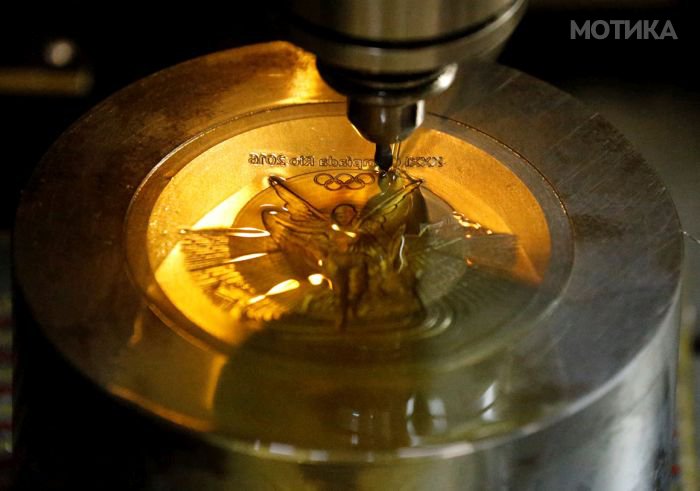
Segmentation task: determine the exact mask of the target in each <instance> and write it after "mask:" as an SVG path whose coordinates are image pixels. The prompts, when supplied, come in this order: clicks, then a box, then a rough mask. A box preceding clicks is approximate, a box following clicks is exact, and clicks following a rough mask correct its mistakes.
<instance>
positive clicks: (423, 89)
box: [287, 0, 526, 145]
mask: <svg viewBox="0 0 700 491" xmlns="http://www.w3.org/2000/svg"><path fill="white" fill-rule="evenodd" d="M525 4H526V2H525V0H479V1H476V2H464V1H461V0H429V1H409V2H398V1H395V0H381V1H377V2H374V1H368V0H343V1H340V2H318V1H303V0H298V1H291V2H288V4H287V6H288V8H289V10H290V12H291V19H292V21H291V24H290V25H291V27H292V30H291V32H292V39H293V40H294V42H295V43H297V44H299V45H300V46H302V47H303V48H305V49H308V50H309V51H311V52H312V53H314V54H315V55H316V56H317V57H318V59H319V70H320V72H321V75H322V77H323V79H324V80H325V81H326V83H328V84H329V85H330V86H331V87H333V88H334V89H335V90H337V91H339V92H340V93H342V94H344V95H346V96H347V97H348V118H349V119H350V121H351V122H352V123H353V124H354V125H355V127H356V128H357V129H358V130H359V131H360V133H362V134H363V135H364V136H365V138H367V139H369V140H370V141H372V142H374V143H376V144H378V145H387V144H391V143H395V142H397V141H401V140H404V139H405V138H407V137H408V136H409V135H410V134H411V133H412V132H413V131H414V130H415V129H416V128H417V127H419V126H420V125H421V124H422V122H423V119H424V118H425V102H424V101H425V99H426V98H428V97H429V96H434V95H436V94H439V93H440V92H442V91H444V90H445V89H446V88H447V87H449V85H450V84H451V83H452V80H453V79H454V76H455V73H454V72H455V69H456V63H457V62H460V61H474V60H484V59H489V58H493V57H495V55H496V54H497V53H498V51H499V50H500V48H501V47H502V46H503V44H504V43H505V41H506V39H507V38H508V37H509V36H510V34H511V33H512V32H513V30H514V29H515V26H516V25H517V23H518V22H519V20H520V17H521V16H522V13H523V11H524V9H525Z"/></svg>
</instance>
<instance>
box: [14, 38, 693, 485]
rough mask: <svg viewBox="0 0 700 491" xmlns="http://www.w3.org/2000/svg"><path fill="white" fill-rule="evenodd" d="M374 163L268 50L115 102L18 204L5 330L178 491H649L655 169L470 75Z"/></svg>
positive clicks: (671, 238) (672, 253) (320, 91)
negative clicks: (56, 370)
mask: <svg viewBox="0 0 700 491" xmlns="http://www.w3.org/2000/svg"><path fill="white" fill-rule="evenodd" d="M396 151H397V154H398V166H397V167H398V169H397V170H395V171H392V173H390V174H387V175H384V174H381V173H378V172H377V171H376V169H375V167H374V162H373V160H372V158H373V154H374V149H373V146H372V145H371V144H370V143H368V142H367V141H365V140H364V139H363V138H362V137H361V136H360V135H359V134H358V133H357V132H356V131H355V130H354V129H353V127H352V126H351V124H350V123H349V122H348V121H347V119H346V118H345V116H344V100H343V99H342V98H340V97H339V96H338V95H337V94H335V93H334V92H332V91H331V90H330V89H329V88H328V87H327V86H326V85H325V84H324V82H323V81H322V80H321V79H320V77H319V75H318V73H317V71H316V68H315V63H314V59H313V58H312V57H311V56H310V55H309V54H307V53H305V52H303V51H301V50H299V49H297V48H295V47H293V46H291V45H288V44H284V43H271V44H264V45H256V46H250V47H246V48H242V49H238V50H232V51H227V52H222V53H217V54H213V55H210V56H207V57H204V58H199V59H196V60H193V61H190V62H187V63H185V64H182V65H179V66H177V67H174V68H172V69H169V70H166V71H164V72H161V73H159V74H156V75H154V76H152V77H150V78H148V79H145V80H143V81H141V82H137V83H136V84H134V85H132V86H130V87H127V88H126V89H124V90H122V91H121V92H119V93H117V94H115V95H114V96H113V97H111V98H109V99H108V100H106V101H105V102H103V103H102V104H100V105H99V106H97V107H96V108H95V109H94V110H93V111H91V112H90V113H89V114H88V115H87V116H85V117H84V118H83V119H81V120H80V121H79V122H78V123H76V124H75V125H74V126H73V127H71V128H70V129H69V130H68V131H67V132H66V133H65V134H64V135H63V136H62V137H61V138H60V139H59V140H58V142H57V143H56V144H55V145H54V146H53V148H52V149H51V150H50V151H49V153H48V154H47V155H46V157H45V158H44V160H43V162H42V164H41V166H40V167H39V169H38V171H37V173H36V175H35V177H34V179H33V180H32V182H31V183H30V185H29V187H28V188H27V190H26V191H25V193H24V194H23V198H22V204H21V206H20V209H19V212H18V217H17V227H16V232H15V268H16V269H15V272H16V277H17V282H18V287H19V291H20V293H21V296H22V298H23V301H24V302H25V303H26V305H27V309H26V310H27V313H28V316H30V317H31V319H32V322H35V323H36V324H37V325H38V326H39V327H40V328H41V332H42V333H43V335H44V336H45V337H46V338H47V339H48V340H49V341H50V343H51V344H52V345H53V346H55V347H56V348H57V349H58V351H59V352H60V353H61V355H62V356H63V357H64V358H65V360H66V361H67V362H68V363H69V364H70V365H71V366H73V367H75V368H76V369H77V370H78V372H79V373H80V374H81V375H82V376H85V377H87V378H88V379H90V380H91V381H93V382H94V383H95V384H96V385H97V386H98V387H99V388H100V389H101V390H102V391H106V392H107V393H109V394H110V396H111V397H113V398H115V399H116V400H120V401H122V402H126V403H127V406H128V408H126V409H121V410H120V411H123V412H124V413H125V414H126V413H128V412H129V411H130V410H132V409H133V408H134V407H136V408H138V409H140V410H141V411H142V412H145V413H146V414H149V415H151V416H155V417H156V418H157V419H158V420H161V421H167V422H168V423H171V424H172V425H173V427H172V429H171V430H170V432H174V433H177V432H178V431H179V430H185V431H186V432H189V433H190V436H188V437H187V438H191V439H192V441H194V442H197V443H196V444H192V445H193V446H192V447H191V448H192V449H195V448H196V449H198V450H197V452H204V453H203V454H201V455H204V454H206V455H209V454H208V452H214V453H215V454H216V455H217V457H216V459H212V460H210V461H209V460H206V459H205V460H204V461H200V460H197V459H195V460H194V461H195V462H198V463H197V464H196V465H197V469H196V470H192V469H190V471H191V472H195V473H196V475H197V476H198V477H197V482H198V485H199V486H200V487H201V489H212V490H214V489H217V490H218V489H228V488H226V486H231V485H233V484H235V485H236V486H238V488H241V489H266V488H270V487H274V486H287V487H290V488H293V489H325V488H324V486H332V485H334V484H337V483H338V482H343V483H345V484H347V485H351V486H352V487H354V488H357V489H375V488H376V489H387V488H394V487H396V486H398V484H399V483H400V484H401V485H402V486H406V487H408V488H411V489H413V488H419V489H420V488H428V487H430V488H437V489H471V488H474V489H489V488H494V487H499V486H503V487H512V486H517V487H519V488H523V489H530V488H535V487H537V486H540V487H542V488H545V489H575V488H577V486H578V487H581V486H586V487H588V488H591V489H615V490H618V489H653V488H654V486H657V487H660V488H663V487H664V486H665V485H666V484H667V482H668V478H669V474H668V466H667V465H666V464H667V460H665V459H668V455H669V452H670V448H671V447H670V445H671V428H672V425H671V417H672V406H673V404H672V394H673V390H672V387H673V384H674V373H675V362H674V359H675V347H676V314H677V303H678V288H679V277H680V274H679V272H680V263H681V246H682V240H681V235H680V232H679V230H680V229H679V224H678V220H677V217H676V214H675V210H674V207H673V204H672V202H671V201H670V198H669V196H668V194H667V192H666V190H665V188H664V187H663V185H662V184H661V183H660V182H659V180H658V178H657V177H656V175H655V174H654V173H653V172H652V171H651V170H650V169H649V168H648V167H647V166H646V165H645V164H644V162H643V161H642V159H641V158H640V157H639V155H637V154H636V153H635V152H634V151H633V150H631V149H630V147H629V144H628V143H627V142H626V140H625V139H624V138H623V137H622V136H621V135H620V134H619V133H617V132H616V131H615V130H614V129H613V128H612V127H611V126H610V125H609V124H608V123H607V122H605V121H604V120H603V119H602V118H601V117H600V116H599V115H597V114H593V113H591V112H590V111H588V110H587V109H586V108H584V107H583V106H581V105H580V104H579V103H577V102H576V101H574V100H573V99H572V98H571V97H569V96H568V95H566V94H563V93H561V92H559V91H558V90H556V89H554V88H552V87H550V86H548V85H546V84H544V83H542V82H539V81H537V80H534V79H532V78H530V77H528V76H526V75H523V74H520V73H518V72H515V71H513V70H510V69H507V68H504V67H499V66H494V65H483V66H481V65H476V66H474V67H473V69H471V70H470V71H469V72H468V73H460V74H458V76H457V79H456V80H455V83H454V84H453V86H452V87H450V89H448V90H447V91H446V92H445V93H444V94H443V95H442V96H441V97H440V98H438V99H436V100H434V101H431V102H430V103H429V104H428V106H427V111H426V118H425V122H424V124H423V126H422V127H421V128H420V129H419V130H417V131H416V132H415V133H414V134H413V135H412V136H411V137H410V138H409V139H408V140H406V141H405V142H403V143H402V146H401V148H400V149H396ZM378 197H379V198H378ZM384 198H387V200H388V201H387V200H385V201H382V199H384ZM399 198H400V199H399ZM378 200H379V201H378ZM392 200H393V201H392ZM377 203H379V205H381V206H379V205H377ZM387 203H388V204H387ZM375 209H378V210H380V212H375V211H373V210H375ZM368 210H369V211H368ZM397 210H398V211H397ZM398 212H401V213H403V215H401V216H402V217H403V218H402V219H400V220H398V221H397V219H396V216H397V215H396V213H398ZM368 217H369V218H368ZM377 217H379V218H377ZM399 232H400V233H399ZM304 234H306V235H304ZM353 234H354V235H353ZM450 234H452V235H450ZM300 237H301V238H300ZM358 237H359V238H358ZM360 239H362V240H360ZM365 239H366V240H365ZM370 239H371V240H370ZM321 245H323V247H321ZM348 250H350V251H352V252H353V254H354V255H353V254H347V253H346V252H347V251H348ZM319 251H320V252H319ZM329 251H330V252H329ZM381 251H385V252H381ZM386 251H394V252H393V253H392V254H393V255H391V254H389V253H388V252H386ZM380 252H381V253H380ZM358 257H362V258H363V259H361V260H359V259H357V258H358ZM387 257H390V258H391V259H392V261H389V262H387V259H386V258H387ZM309 258H311V259H309ZM397 258H399V259H400V260H401V261H403V262H401V261H399V263H397V262H396V261H395V260H396V259H397ZM328 261H331V262H332V265H331V266H329V263H328ZM333 261H334V262H333ZM382 268H383V269H382ZM339 271H340V273H339ZM348 271H349V272H350V273H347V272H348ZM358 271H370V272H373V274H366V275H364V276H363V275H362V274H361V273H359V272H358ZM346 273H347V274H346ZM344 274H346V276H347V275H350V276H351V277H352V278H353V279H352V280H347V278H346V276H343V275H344ZM343 278H346V279H343ZM377 278H380V279H381V281H378V280H377ZM343 281H346V283H343ZM342 285H346V287H342V288H341V286H342ZM347 285H350V286H347ZM353 285H354V286H353ZM357 285H360V286H361V288H359V287H357ZM344 288H345V289H344ZM344 292H345V293H344ZM348 292H349V293H348ZM370 293H371V294H370ZM339 312H344V314H339ZM339 319H340V320H339ZM144 424H145V423H144ZM153 424H155V423H153ZM178 429H179V430H178ZM124 432H125V434H127V435H130V438H134V439H135V440H136V441H139V439H141V440H143V441H141V443H140V444H139V445H146V447H144V448H149V449H154V448H155V449H156V450H153V452H162V454H163V455H168V452H169V451H171V450H168V448H165V447H167V445H163V447H162V448H161V447H159V446H158V445H156V444H150V443H149V444H147V443H144V442H145V441H146V440H147V439H148V438H149V437H148V436H147V435H151V434H152V433H150V432H146V434H147V435H146V436H144V435H145V434H144V433H143V432H140V433H138V434H137V433H136V432H135V431H133V432H132V433H133V434H132V433H130V432H129V430H128V429H124ZM166 433H167V434H170V433H169V432H166ZM107 445H109V442H105V446H107ZM171 447H172V445H171ZM183 448H190V447H189V446H184V447H183ZM202 449H205V450H202ZM184 451H185V452H186V450H184ZM192 452H193V453H192V455H194V452H195V450H192ZM96 453H98V454H99V451H96ZM198 455H199V454H198ZM86 458H89V457H86ZM144 458H145V459H150V458H152V459H154V461H158V462H160V461H161V460H158V458H159V457H158V456H154V455H151V454H148V455H147V456H146V457H144ZM166 460H167V459H166ZM214 462H216V463H214ZM144 468H152V467H149V466H148V465H144ZM190 471H187V472H190ZM185 474H186V472H185V471H184V470H182V469H178V468H177V466H176V465H173V466H172V467H169V468H168V469H167V470H166V471H163V473H162V475H159V479H161V481H159V482H160V483H161V484H163V483H166V484H172V485H176V484H174V483H180V482H182V479H183V475H185ZM187 475H190V474H187ZM232 483H233V484H232ZM177 485H179V484H177ZM153 489H155V488H153Z"/></svg>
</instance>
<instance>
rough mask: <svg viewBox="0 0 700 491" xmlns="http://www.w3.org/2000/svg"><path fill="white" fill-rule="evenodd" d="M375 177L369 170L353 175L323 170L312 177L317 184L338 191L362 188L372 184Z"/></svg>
mask: <svg viewBox="0 0 700 491" xmlns="http://www.w3.org/2000/svg"><path fill="white" fill-rule="evenodd" d="M375 179H376V178H375V177H374V174H370V173H369V172H362V173H360V174H355V175H353V174H348V173H346V172H343V173H340V174H336V175H332V174H327V173H325V172H323V173H321V174H317V175H316V176H315V177H314V182H315V183H316V184H318V185H319V186H323V187H324V188H326V189H327V190H328V191H338V190H340V189H350V190H358V189H362V188H364V187H365V186H368V185H370V184H373V183H374V181H375Z"/></svg>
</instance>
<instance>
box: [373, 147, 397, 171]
mask: <svg viewBox="0 0 700 491" xmlns="http://www.w3.org/2000/svg"><path fill="white" fill-rule="evenodd" d="M393 160H394V159H393V156H392V154H391V145H384V144H382V143H377V147H376V150H375V151H374V161H375V162H376V164H377V165H378V166H379V168H380V169H382V170H385V171H386V170H389V168H390V167H391V164H392V163H393Z"/></svg>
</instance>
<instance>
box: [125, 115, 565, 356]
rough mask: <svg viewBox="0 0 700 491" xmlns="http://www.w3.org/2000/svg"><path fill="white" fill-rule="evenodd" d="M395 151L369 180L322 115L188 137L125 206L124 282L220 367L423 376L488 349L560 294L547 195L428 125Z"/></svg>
mask: <svg viewBox="0 0 700 491" xmlns="http://www.w3.org/2000/svg"><path fill="white" fill-rule="evenodd" d="M261 124H262V125H261ZM395 150H396V153H397V164H396V165H395V167H396V169H395V170H393V171H391V172H390V173H389V174H386V175H384V174H382V173H379V172H377V170H376V169H375V165H374V162H373V161H372V153H373V152H372V148H371V146H370V145H369V144H368V142H366V141H365V140H363V139H362V138H361V137H360V136H359V135H358V134H357V133H356V132H355V131H354V129H353V128H352V126H351V125H350V124H349V123H348V122H347V120H346V118H345V117H344V114H343V106H342V105H340V104H317V105H313V106H300V107H294V108H284V109H280V110H277V111H266V112H264V113H261V114H255V115H249V116H247V117H246V118H242V119H237V120H234V121H231V122H229V123H227V124H222V125H219V126H217V127H216V128H213V129H211V130H209V131H207V132H204V133H202V134H201V135H200V136H199V137H197V138H194V139H192V140H191V141H190V142H187V143H186V144H184V145H182V146H180V147H179V148H178V149H177V150H175V151H174V152H172V153H171V154H170V155H169V156H168V157H167V158H166V159H165V160H164V161H163V162H162V163H161V164H160V165H159V166H158V167H157V168H156V169H155V170H154V172H153V173H152V174H151V175H150V176H149V178H148V179H147V180H146V181H145V182H144V184H142V186H141V188H140V189H139V192H138V193H137V195H136V198H135V199H134V201H133V203H132V205H131V207H130V217H129V220H128V222H127V227H126V230H127V234H128V237H129V241H128V252H129V257H130V259H131V261H130V264H131V266H132V270H133V274H134V278H135V279H136V280H137V281H138V283H139V284H140V285H141V288H142V290H143V292H144V294H146V295H147V296H148V297H149V299H150V302H151V305H152V306H153V308H154V310H155V311H156V312H158V314H159V315H161V316H163V317H164V318H165V320H166V321H167V323H168V324H169V325H173V326H177V328H178V329H184V330H186V331H187V332H188V334H190V335H193V336H195V337H197V338H199V339H200V340H201V341H202V342H205V343H209V344H211V345H212V346H214V347H216V348H217V349H220V350H224V351H225V350H227V349H231V348H235V347H238V346H240V345H241V344H243V343H246V344H248V345H250V346H254V347H255V349H257V350H260V351H261V352H274V353H277V354H279V353H280V352H285V353H287V355H288V356H291V357H294V358H295V359H299V360H303V359H304V358H308V359H312V360H314V361H315V362H318V361H319V360H320V359H324V360H327V361H328V362H329V363H331V364H332V365H335V364H338V363H345V364H347V363H354V362H353V360H358V359H359V360H362V363H366V362H367V359H368V356H369V357H370V358H371V359H372V361H373V362H377V363H378V362H387V361H392V362H396V361H403V362H410V363H412V364H415V363H427V364H428V365H434V364H436V363H437V364H446V363H458V364H460V363H471V362H473V361H475V360H477V359H479V358H483V357H484V356H486V355H487V354H488V353H490V352H493V351H494V350H498V349H502V348H503V347H504V346H506V345H507V343H509V342H510V341H511V340H512V336H513V335H514V334H517V333H523V332H524V331H525V330H526V329H527V328H528V326H529V327H532V322H533V319H535V318H536V317H537V315H539V314H540V313H541V312H542V311H543V310H544V309H546V307H547V305H548V303H549V302H551V300H552V299H553V298H554V295H555V294H556V291H557V288H561V286H562V284H563V281H564V280H565V278H566V274H567V269H566V262H567V260H568V259H570V258H568V257H567V255H566V254H560V255H558V256H557V258H556V260H555V264H554V267H552V264H551V263H552V261H551V259H552V258H551V250H552V242H553V241H554V242H556V243H557V245H556V247H557V249H558V250H563V251H566V250H568V248H567V246H566V244H567V243H568V244H570V236H569V231H568V228H567V225H566V220H565V217H564V215H563V212H562V208H561V206H560V204H559V203H558V200H557V199H556V196H555V195H554V193H553V191H552V190H551V188H549V187H548V185H547V184H546V182H545V181H544V180H543V179H542V178H541V177H540V176H539V175H538V174H537V172H536V171H535V170H534V169H533V168H532V167H531V166H529V164H527V162H525V161H524V160H523V159H521V158H519V157H518V156H517V155H516V154H515V153H514V152H512V151H510V150H509V149H507V148H506V147H505V146H503V145H501V144H499V143H498V142H495V141H493V140H491V139H489V138H488V137H487V136H485V135H483V134H480V133H479V132H477V131H475V130H473V129H470V128H467V127H465V126H461V125H458V124H456V123H454V122H450V121H446V120H444V119H442V118H439V117H437V116H430V117H429V118H428V121H427V122H426V125H425V127H424V128H423V129H422V130H421V131H419V132H418V133H416V135H415V136H414V137H413V138H411V139H410V140H408V141H406V142H404V143H402V145H401V147H400V148H396V149H395ZM143 251H145V252H146V254H145V256H146V258H147V261H143V256H144V254H143ZM543 284H544V285H545V288H542V285H543ZM419 348H420V351H421V352H422V353H424V355H420V356H416V350H417V349H419ZM358 352H361V353H362V356H359V357H358ZM368 353H371V354H372V355H371V356H370V355H368Z"/></svg>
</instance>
